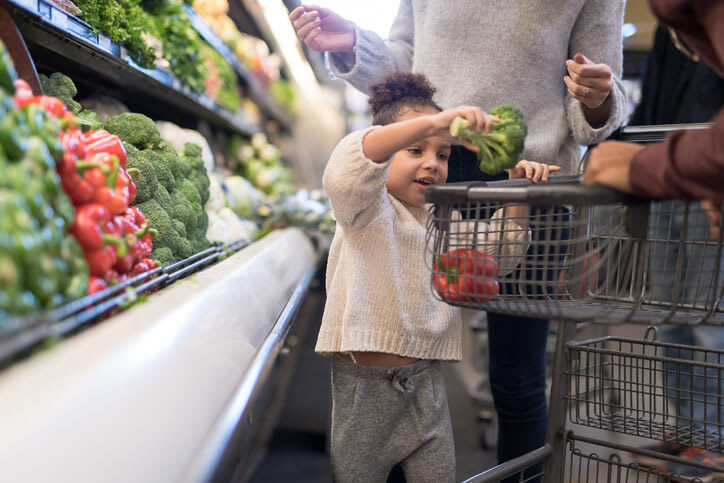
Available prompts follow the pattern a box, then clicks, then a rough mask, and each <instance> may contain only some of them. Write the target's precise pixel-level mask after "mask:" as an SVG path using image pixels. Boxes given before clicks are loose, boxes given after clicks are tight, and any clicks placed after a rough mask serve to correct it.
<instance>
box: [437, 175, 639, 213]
mask: <svg viewBox="0 0 724 483" xmlns="http://www.w3.org/2000/svg"><path fill="white" fill-rule="evenodd" d="M425 201H426V202H427V203H443V204H456V203H468V202H471V201H473V202H475V201H480V202H490V203H504V202H507V203H511V202H513V203H524V204H531V205H548V206H553V205H607V204H619V203H627V204H632V203H644V202H646V201H645V200H643V199H641V198H638V197H635V196H633V195H629V194H626V193H622V192H620V191H616V190H612V189H610V188H606V187H604V186H599V185H594V186H588V185H584V184H583V183H581V181H580V177H579V176H554V177H551V178H549V179H548V182H547V183H545V184H535V185H534V184H533V183H532V182H531V181H530V180H528V179H509V180H503V181H489V182H485V181H471V182H464V183H449V184H444V185H438V186H431V187H429V188H428V189H426V190H425Z"/></svg>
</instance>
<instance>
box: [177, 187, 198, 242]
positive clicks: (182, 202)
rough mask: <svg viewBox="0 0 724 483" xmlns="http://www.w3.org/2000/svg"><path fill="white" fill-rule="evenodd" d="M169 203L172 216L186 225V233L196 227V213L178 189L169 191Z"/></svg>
mask: <svg viewBox="0 0 724 483" xmlns="http://www.w3.org/2000/svg"><path fill="white" fill-rule="evenodd" d="M171 203H172V204H173V218H174V219H176V220H179V221H180V222H181V223H183V224H184V225H185V226H186V233H190V232H192V231H193V230H194V228H195V227H196V219H197V215H196V211H195V210H194V207H193V206H191V203H190V202H189V200H187V199H186V197H184V195H183V194H181V192H180V191H174V192H173V193H171Z"/></svg>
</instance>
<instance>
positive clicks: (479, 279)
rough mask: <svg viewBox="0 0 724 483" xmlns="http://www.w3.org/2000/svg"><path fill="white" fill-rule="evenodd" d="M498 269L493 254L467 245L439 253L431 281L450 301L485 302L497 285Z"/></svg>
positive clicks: (497, 287) (443, 296) (489, 298)
mask: <svg viewBox="0 0 724 483" xmlns="http://www.w3.org/2000/svg"><path fill="white" fill-rule="evenodd" d="M499 271H500V269H499V267H498V262H496V261H495V259H494V258H493V257H491V256H490V255H488V254H485V253H483V252H479V251H477V250H473V249H470V248H463V249H458V250H453V251H451V252H448V253H446V254H445V255H443V256H441V257H440V258H439V259H438V261H437V263H436V264H435V268H434V270H433V277H434V278H433V285H434V287H435V289H437V291H438V293H439V294H440V296H441V297H442V298H443V299H445V300H450V301H452V302H478V303H480V302H487V301H489V300H491V299H492V298H494V297H495V296H496V295H497V294H498V291H499V290H500V286H499V284H498V282H497V280H495V277H497V276H498V273H499Z"/></svg>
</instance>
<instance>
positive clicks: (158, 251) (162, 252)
mask: <svg viewBox="0 0 724 483" xmlns="http://www.w3.org/2000/svg"><path fill="white" fill-rule="evenodd" d="M151 258H152V259H154V260H156V261H157V262H158V263H159V264H160V265H162V266H164V267H165V266H168V265H171V264H172V263H174V262H175V261H176V259H175V258H174V256H173V251H171V249H170V248H168V247H159V248H156V247H154V249H153V251H152V252H151Z"/></svg>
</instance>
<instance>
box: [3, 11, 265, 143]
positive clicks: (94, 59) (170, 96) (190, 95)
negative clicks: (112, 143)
mask: <svg viewBox="0 0 724 483" xmlns="http://www.w3.org/2000/svg"><path fill="white" fill-rule="evenodd" d="M0 7H5V8H7V9H8V11H9V12H10V14H11V15H12V16H13V19H14V20H15V23H16V25H17V26H18V28H19V29H20V31H21V32H22V34H23V37H24V38H25V40H26V42H28V41H30V42H31V43H34V44H37V45H39V46H41V47H44V48H46V49H48V50H50V51H52V52H54V53H56V54H58V55H60V56H62V57H63V58H64V59H67V60H69V61H71V62H72V63H75V64H79V65H81V66H83V67H84V68H87V69H90V70H91V71H93V72H95V73H96V74H97V75H99V76H102V77H104V78H106V79H107V80H109V81H111V82H114V83H117V84H119V85H121V86H124V87H131V88H133V89H135V90H137V91H140V92H143V93H144V94H146V95H151V96H153V97H154V98H155V99H158V100H159V101H160V102H163V103H167V104H169V105H171V106H175V107H176V108H178V109H180V110H183V111H184V112H187V113H189V114H193V115H197V116H199V117H202V118H204V119H206V120H207V121H209V122H210V123H212V124H213V125H216V126H220V127H223V128H225V129H229V130H232V131H235V132H238V133H240V134H244V135H251V134H255V133H257V132H260V131H261V127H260V126H259V123H258V122H257V121H256V120H254V119H252V118H251V117H250V116H249V115H246V114H244V113H232V112H230V111H228V110H227V109H224V108H222V107H220V106H219V105H217V104H216V103H215V102H214V101H213V99H211V98H210V97H209V96H207V95H204V94H198V93H196V92H193V91H192V90H191V89H190V88H189V87H188V86H186V85H184V84H182V83H181V82H180V81H179V80H178V79H177V78H176V77H174V76H173V74H171V73H170V72H167V71H165V70H162V69H159V68H155V69H144V68H142V67H140V66H138V65H137V64H136V63H135V62H133V60H132V59H131V58H130V57H129V56H128V52H127V51H126V49H125V48H124V47H123V46H121V45H119V44H117V43H115V42H113V41H112V40H111V39H110V38H109V37H107V36H105V35H103V34H101V33H96V32H95V31H94V30H93V27H91V26H90V25H88V24H87V23H85V22H83V21H82V20H80V19H78V18H76V17H75V16H73V15H70V14H68V13H66V12H65V11H64V10H61V9H60V8H58V7H56V6H55V5H52V4H51V3H49V2H46V1H45V0H0Z"/></svg>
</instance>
